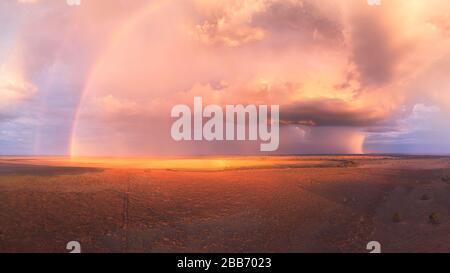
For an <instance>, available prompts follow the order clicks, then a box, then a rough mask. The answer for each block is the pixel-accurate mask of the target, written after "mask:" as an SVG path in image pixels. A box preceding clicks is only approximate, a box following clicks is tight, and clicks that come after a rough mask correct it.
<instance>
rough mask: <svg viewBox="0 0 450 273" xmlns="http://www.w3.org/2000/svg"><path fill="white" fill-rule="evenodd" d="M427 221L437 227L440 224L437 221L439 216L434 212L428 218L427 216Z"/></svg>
mask: <svg viewBox="0 0 450 273" xmlns="http://www.w3.org/2000/svg"><path fill="white" fill-rule="evenodd" d="M428 220H429V221H430V223H431V224H433V225H439V224H440V223H441V221H440V220H439V214H437V213H436V212H433V213H432V214H430V216H428Z"/></svg>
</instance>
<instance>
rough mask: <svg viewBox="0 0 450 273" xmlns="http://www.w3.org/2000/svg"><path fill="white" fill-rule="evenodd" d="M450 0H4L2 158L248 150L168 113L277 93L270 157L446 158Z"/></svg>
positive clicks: (254, 149)
mask: <svg viewBox="0 0 450 273" xmlns="http://www.w3.org/2000/svg"><path fill="white" fill-rule="evenodd" d="M449 72H450V2H449V1H448V0H428V1H424V0H383V1H382V4H381V6H369V5H368V4H367V1H366V0H341V1H336V0H214V1H213V0H179V1H169V0H166V1H162V0H161V1H156V0H155V1H152V0H132V1H130V0H81V5H80V6H69V5H67V3H66V1H65V0H0V154H10V155H11V154H26V155H27V154H29V155H46V154H49V155H75V156H76V155H117V156H126V155H127V156H134V155H166V154H167V155H185V154H228V153H233V154H255V153H258V152H259V148H258V147H259V143H257V142H229V143H225V142H196V143H194V142H175V141H173V140H172V139H171V137H170V126H171V124H172V122H173V120H172V119H171V118H170V109H171V108H172V107H173V106H174V105H177V104H192V101H193V98H194V96H202V97H203V100H204V103H205V104H218V105H226V104H244V105H245V104H268V105H272V104H279V105H280V119H281V120H280V123H281V127H280V149H279V150H278V151H277V153H290V154H293V153H299V154H301V153H421V154H437V153H441V154H450V126H449V125H450V73H449Z"/></svg>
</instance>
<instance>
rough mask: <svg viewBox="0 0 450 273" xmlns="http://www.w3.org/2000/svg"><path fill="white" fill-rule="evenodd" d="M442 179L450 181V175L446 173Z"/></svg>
mask: <svg viewBox="0 0 450 273" xmlns="http://www.w3.org/2000/svg"><path fill="white" fill-rule="evenodd" d="M442 181H444V182H450V175H444V176H443V177H442Z"/></svg>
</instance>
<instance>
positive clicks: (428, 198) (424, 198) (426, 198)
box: [420, 194, 431, 201]
mask: <svg viewBox="0 0 450 273" xmlns="http://www.w3.org/2000/svg"><path fill="white" fill-rule="evenodd" d="M430 199H431V197H430V196H429V195H428V194H423V195H422V197H420V200H422V201H427V200H430Z"/></svg>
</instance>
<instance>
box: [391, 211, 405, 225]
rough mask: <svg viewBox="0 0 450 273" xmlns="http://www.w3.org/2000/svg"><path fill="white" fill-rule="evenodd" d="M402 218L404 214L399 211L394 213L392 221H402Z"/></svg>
mask: <svg viewBox="0 0 450 273" xmlns="http://www.w3.org/2000/svg"><path fill="white" fill-rule="evenodd" d="M402 220H403V219H402V216H401V215H400V213H398V212H396V213H394V215H393V216H392V221H394V223H400V222H401V221H402Z"/></svg>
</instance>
